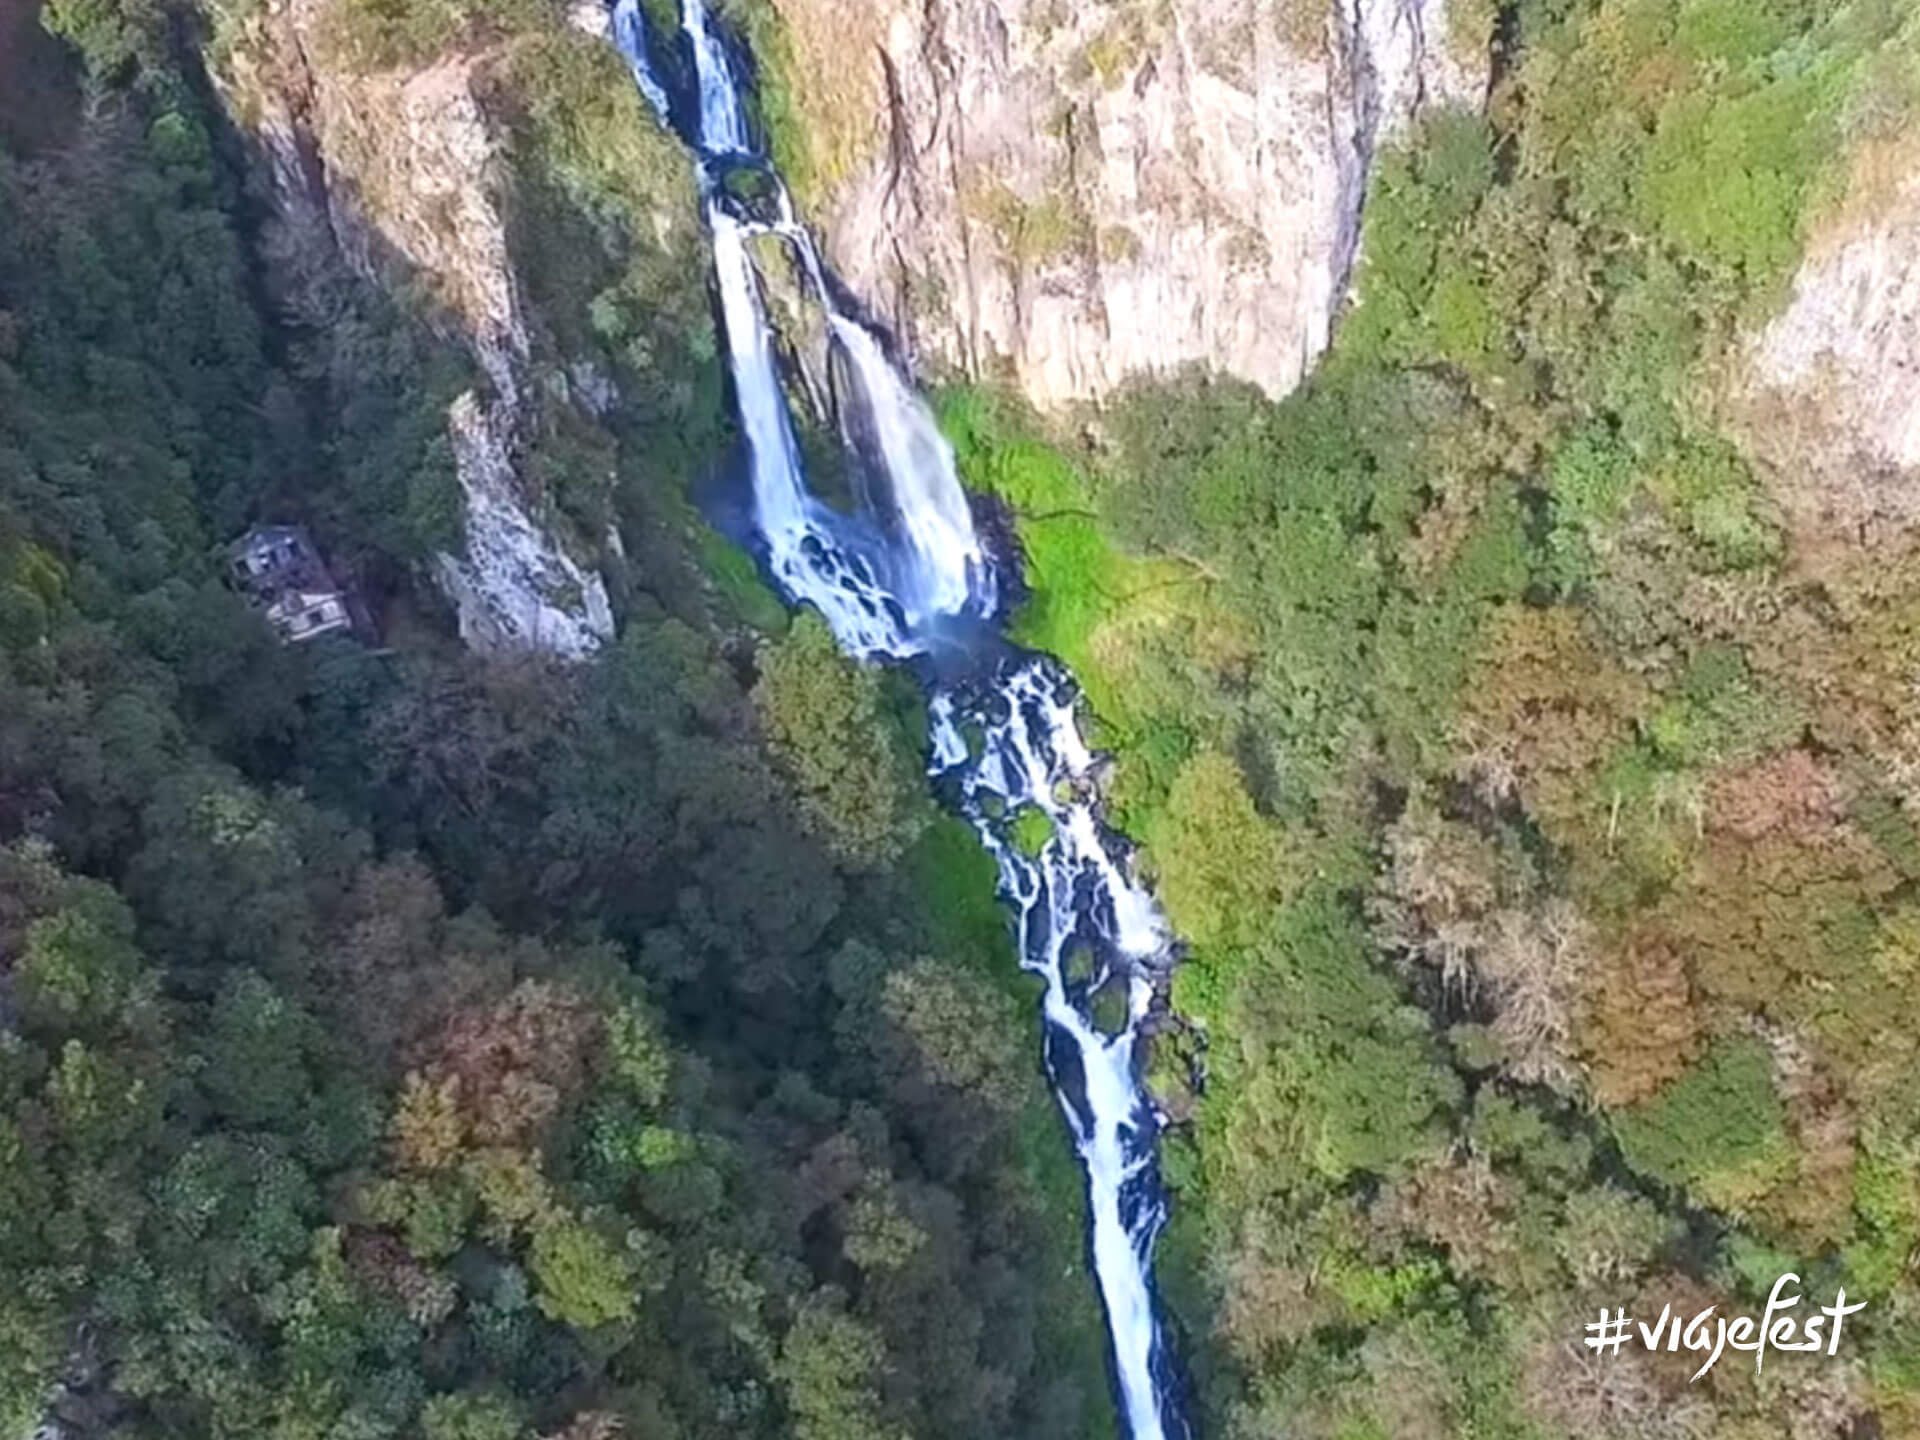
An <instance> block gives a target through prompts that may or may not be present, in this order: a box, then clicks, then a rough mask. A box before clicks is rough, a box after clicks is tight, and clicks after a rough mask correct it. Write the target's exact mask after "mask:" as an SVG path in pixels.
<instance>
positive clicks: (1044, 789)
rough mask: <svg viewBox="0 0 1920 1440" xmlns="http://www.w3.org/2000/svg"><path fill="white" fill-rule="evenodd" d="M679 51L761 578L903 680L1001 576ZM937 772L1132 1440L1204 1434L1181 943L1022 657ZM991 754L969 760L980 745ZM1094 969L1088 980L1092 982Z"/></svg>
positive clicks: (639, 39)
mask: <svg viewBox="0 0 1920 1440" xmlns="http://www.w3.org/2000/svg"><path fill="white" fill-rule="evenodd" d="M682 15H683V24H684V33H685V35H686V39H687V42H688V45H689V48H690V49H691V51H692V55H693V60H694V66H693V69H694V74H695V78H696V81H697V83H698V86H699V90H700V94H699V104H698V111H697V113H698V117H699V122H698V123H699V132H698V134H697V135H694V136H691V137H686V138H688V141H689V143H690V144H691V145H692V146H693V148H694V150H695V151H696V153H697V155H698V157H699V161H700V167H701V174H702V181H703V185H702V188H703V192H704V194H705V197H706V211H707V219H708V223H709V225H710V226H711V229H712V232H713V257H714V271H715V277H716V284H717V288H718V290H719V295H720V311H721V322H722V326H723V328H724V330H725V332H726V340H727V353H728V358H729V361H730V364H731V367H732V374H733V384H734V393H735V396H736V398H737V403H738V406H739V411H740V423H741V429H742V431H743V432H744V434H745V436H746V441H747V448H748V450H749V452H750V458H751V470H752V481H753V499H754V520H755V524H756V526H757V528H758V529H759V532H760V535H761V538H762V540H763V541H764V543H765V546H766V560H767V567H768V569H769V571H770V572H771V573H772V576H773V579H774V581H775V583H776V584H777V585H778V586H779V588H780V589H781V591H782V592H783V593H784V595H785V596H786V598H787V599H788V600H789V601H792V602H794V603H796V604H800V603H804V604H808V605H812V606H814V607H815V608H816V609H817V610H819V612H820V613H821V615H822V616H823V617H824V618H825V619H826V621H827V624H828V625H829V626H830V627H831V628H832V630H833V632H834V635H835V637H836V638H837V639H838V640H839V642H840V644H841V645H842V646H843V647H844V648H845V649H847V650H848V651H849V652H851V653H853V654H855V655H858V656H862V657H868V658H871V657H875V656H882V657H889V658H893V659H905V658H908V657H910V656H913V655H917V654H921V653H923V652H924V651H926V650H928V649H929V648H931V646H932V645H933V644H934V643H935V640H936V637H937V635H938V634H939V632H940V630H941V627H942V625H943V622H949V621H952V620H953V619H955V618H957V617H962V616H972V617H974V618H975V619H986V618H989V617H990V616H991V615H992V614H993V612H994V609H995V606H996V603H997V597H996V592H995V577H994V574H993V567H992V564H991V562H990V560H989V559H988V557H987V555H986V553H985V551H984V549H983V547H982V546H981V544H980V541H979V537H978V535H977V534H976V533H975V530H974V525H973V517H972V513H971V511H970V510H969V508H968V505H967V499H966V495H965V493H964V492H963V491H962V489H961V487H960V483H959V479H958V477H957V476H956V474H955V470H954V460H953V451H952V449H951V447H950V446H949V445H948V444H947V442H946V439H945V437H944V436H942V435H941V434H940V431H939V427H938V426H937V425H936V423H935V421H934V419H933V416H932V415H931V413H929V411H928V409H927V407H926V404H925V402H924V401H922V400H921V398H920V397H919V395H918V394H916V393H915V391H914V389H913V387H912V385H911V384H910V383H909V382H908V380H907V379H906V377H905V376H904V375H903V374H902V373H901V372H900V370H899V369H898V368H897V367H896V366H895V365H894V364H893V362H892V360H891V359H890V358H889V357H888V355H887V353H886V349H885V347H884V346H883V345H882V344H881V342H880V340H879V338H878V337H877V336H875V335H874V334H873V332H871V331H870V330H868V329H867V328H866V327H865V326H864V325H862V324H861V323H860V322H859V321H858V320H857V319H856V318H854V317H853V316H850V315H848V314H846V313H844V312H843V311H841V310H840V309H839V308H838V307H837V306H836V304H835V302H834V299H833V296H832V294H831V291H830V287H829V286H828V284H827V279H826V276H825V274H824V272H823V267H822V266H821V264H820V260H819V256H818V255H817V254H816V253H815V251H814V249H813V242H812V238H811V237H810V236H809V235H808V234H807V232H806V230H805V228H804V227H803V226H801V225H800V224H798V223H797V222H796V221H795V219H794V217H793V213H792V206H791V201H790V200H789V198H788V196H787V193H786V190H785V187H784V186H783V185H781V184H780V183H779V180H778V177H777V176H773V177H772V179H773V182H774V192H775V193H774V197H773V199H774V218H773V219H772V220H770V221H768V220H749V219H743V218H741V217H740V216H739V215H737V214H735V213H734V211H733V209H732V208H730V202H729V201H728V199H727V197H726V196H725V193H724V187H723V186H722V185H721V184H719V183H718V177H719V174H720V172H721V171H723V170H724V169H725V168H726V167H727V166H729V165H730V164H734V165H737V164H740V163H751V164H754V165H755V166H756V168H759V169H761V170H762V171H763V172H764V173H768V174H771V172H770V171H767V170H766V167H765V165H764V162H763V161H757V160H754V159H753V158H752V139H751V134H750V131H749V130H748V127H747V124H746V119H745V114H744V108H743V106H742V104H741V101H740V94H739V89H738V86H737V85H736V83H735V80H734V77H733V75H732V72H731V69H730V62H729V60H728V58H727V50H726V47H725V45H724V44H723V43H721V41H720V39H719V37H718V36H717V35H715V34H714V33H713V31H712V28H711V26H710V24H709V22H708V18H707V14H706V11H705V8H704V6H703V4H702V0H684V9H683V12H682ZM613 34H614V38H615V40H616V42H617V43H618V44H619V46H620V49H621V51H622V52H623V53H624V54H625V55H626V57H627V60H628V63H629V65H630V66H631V67H632V68H633V70H634V74H635V78H636V80H637V81H638V82H639V83H640V85H641V89H642V91H643V92H644V93H645V94H646V95H647V98H648V100H649V101H650V102H651V103H652V104H653V105H654V107H655V109H656V110H657V111H658V112H659V113H660V115H661V116H662V118H663V119H665V120H667V122H668V123H669V124H671V123H672V121H671V116H670V107H669V106H668V104H667V97H666V95H665V94H664V92H663V90H662V87H661V86H660V85H659V84H658V83H657V81H656V80H655V78H654V75H653V74H652V72H651V71H650V70H649V68H648V65H647V58H646V57H647V48H646V43H645V28H644V22H643V21H642V20H641V19H640V16H639V10H638V0H617V3H616V5H615V7H614V25H613ZM756 235H773V236H777V237H779V239H780V240H781V241H783V242H784V243H787V244H791V245H793V246H794V247H795V249H796V251H797V252H798V254H799V256H800V259H801V262H802V265H803V269H804V271H805V274H806V276H807V278H808V279H809V280H810V282H811V284H812V288H813V290H814V292H815V293H816V294H817V296H818V299H819V301H820V304H821V305H822V307H823V308H824V309H825V311H826V315H827V320H828V333H829V335H830V337H831V339H832V342H833V343H834V344H835V345H836V346H837V347H838V350H839V353H840V354H841V355H842V356H843V357H844V358H845V360H846V366H847V374H848V378H849V380H850V383H851V389H852V391H853V394H852V396H851V402H852V403H851V405H850V406H849V410H850V424H851V431H852V433H850V434H849V436H848V438H849V441H850V443H854V444H855V448H856V449H857V450H858V451H859V452H860V458H861V459H863V460H864V461H865V462H866V463H868V464H869V465H870V466H871V467H872V468H873V469H874V470H875V471H876V472H877V474H876V476H875V478H876V479H878V480H880V481H883V482H884V485H883V486H882V487H880V488H883V489H884V495H883V496H882V497H881V505H880V511H879V513H875V514H870V515H865V516H861V517H855V518H852V519H850V518H849V517H846V516H842V515H840V514H838V513H837V512H835V511H833V510H832V509H830V508H829V507H827V506H825V505H824V504H822V503H821V502H820V501H819V500H817V499H816V498H815V497H814V496H813V495H812V494H811V493H809V492H808V490H807V488H806V481H805V477H804V475H803V473H802V470H801V466H800V460H799V447H798V445H797V444H796V442H795V438H794V431H793V422H792V418H791V416H790V415H789V413H788V410H787V402H786V396H785V392H784V391H783V389H782V387H781V383H780V373H779V368H778V364H777V362H776V357H775V354H774V346H773V339H772V335H771V332H770V330H769V328H768V325H767V320H766V314H765V310H764V306H763V303H762V300H761V296H760V289H759V283H758V277H757V274H756V272H755V270H754V265H753V257H752V255H751V253H750V250H749V246H748V241H749V240H750V239H751V238H752V237H753V236H756ZM928 713H929V731H930V734H929V740H930V745H931V751H932V761H931V763H930V765H929V770H928V773H929V774H930V775H932V776H934V777H935V778H936V781H937V783H939V784H940V785H941V786H942V787H943V789H945V790H946V791H947V792H948V793H949V794H950V796H951V798H952V800H953V803H954V804H955V806H956V807H957V808H958V809H959V810H960V812H961V813H962V814H963V815H965V816H966V817H967V819H968V820H970V821H971V822H972V824H973V826H974V828H975V830H976V831H977V832H978V834H979V835H980V838H981V841H982V842H983V843H984V844H985V845H986V847H987V849H988V850H989V851H990V852H991V853H992V855H993V857H994V860H995V862H996V864H997V866H998V869H999V876H1000V893H1001V895H1002V896H1003V897H1004V898H1005V899H1006V900H1007V901H1009V902H1010V903H1011V904H1012V905H1013V906H1014V909H1015V912H1016V926H1015V932H1016V938H1017V941H1018V945H1019V953H1020V963H1021V964H1022V966H1024V967H1025V968H1026V969H1028V970H1031V971H1033V972H1034V973H1035V974H1038V975H1040V976H1041V977H1042V978H1043V980H1044V981H1045V992H1044V994H1043V997H1042V1000H1041V1017H1042V1024H1043V1027H1044V1032H1045V1034H1044V1041H1045V1043H1044V1046H1043V1055H1044V1057H1045V1062H1046V1067H1047V1073H1048V1076H1049V1078H1050V1079H1051V1081H1052V1083H1053V1089H1054V1094H1055V1096H1056V1097H1057V1098H1058V1100H1059V1102H1060V1108H1061V1110H1062V1112H1063V1113H1064V1114H1065V1116H1066V1119H1067V1124H1068V1127H1069V1128H1070V1130H1071V1131H1072V1134H1073V1141H1074V1148H1075V1151H1076V1152H1077V1153H1078V1155H1079V1157H1080V1162H1081V1165H1082V1168H1083V1169H1084V1171H1085V1173H1086V1177H1087V1200H1088V1211H1089V1221H1090V1224H1089V1232H1090V1233H1089V1236H1088V1246H1089V1250H1090V1251H1091V1255H1092V1260H1093V1267H1094V1272H1095V1275H1096V1276H1097V1278H1098V1280H1099V1284H1100V1294H1101V1299H1102V1301H1103V1302H1104V1305H1105V1308H1106V1314H1107V1321H1108V1329H1109V1333H1110V1335H1111V1339H1112V1344H1113V1358H1114V1372H1115V1375H1116V1377H1117V1379H1118V1388H1119V1397H1118V1398H1119V1400H1120V1405H1121V1410H1122V1413H1123V1415H1124V1417H1125V1421H1126V1428H1127V1431H1128V1433H1129V1435H1131V1436H1132V1437H1133V1440H1184V1437H1188V1436H1190V1434H1191V1431H1190V1429H1189V1427H1188V1425H1187V1423H1186V1420H1185V1418H1184V1416H1183V1415H1182V1413H1181V1408H1180V1396H1179V1394H1178V1381H1177V1379H1176V1378H1175V1370H1174V1366H1173V1364H1172V1361H1171V1357H1170V1354H1169V1352H1168V1350H1167V1347H1166V1344H1165V1340H1164V1337H1163V1335H1162V1333H1161V1331H1160V1328H1159V1324H1158V1321H1157V1318H1156V1316H1155V1312H1154V1302H1153V1288H1152V1283H1151V1279H1150V1270H1149V1265H1150V1261H1151V1256H1152V1250H1153V1242H1154V1239H1155V1237H1156V1236H1157V1235H1158V1233H1159V1231H1160V1227H1161V1225H1162V1224H1163V1223H1164V1222H1165V1219H1166V1202H1165V1199H1164V1196H1163V1193H1162V1191H1161V1188H1160V1184H1159V1177H1158V1172H1157V1169H1156V1166H1155V1139H1156V1136H1157V1132H1158V1120H1157V1118H1156V1116H1155V1114H1154V1111H1153V1107H1152V1105H1151V1104H1150V1103H1149V1102H1148V1100H1147V1098H1146V1096H1145V1094H1144V1092H1143V1090H1142V1088H1141V1086H1140V1083H1139V1080H1138V1078H1137V1076H1136V1075H1135V1069H1134V1051H1135V1047H1136V1043H1137V1040H1138V1037H1139V1029H1140V1025H1141V1023H1142V1021H1143V1020H1144V1019H1145V1018H1146V1016H1147V1013H1148V1008H1149V1006H1150V1003H1151V1001H1152V998H1153V985H1152V982H1151V980H1150V978H1149V976H1150V975H1152V974H1155V973H1162V972H1164V969H1165V967H1166V966H1167V965H1169V964H1170V963H1171V958H1172V957H1171V945H1172V942H1171V937H1170V936H1169V934H1168V932H1167V928H1166V925H1165V923H1164V922H1163V920H1162V919H1161V916H1160V913H1159V911H1158V909H1157V908H1156V907H1155V905H1154V903H1153V900H1152V898H1151V897H1150V896H1149V895H1148V894H1147V893H1146V892H1145V891H1144V890H1143V889H1141V888H1140V887H1139V886H1138V885H1137V884H1135V883H1134V882H1133V880H1132V879H1131V878H1130V877H1129V876H1128V874H1127V868H1126V865H1125V863H1124V861H1123V859H1122V858H1121V857H1122V855H1123V853H1124V852H1123V849H1122V847H1121V846H1119V845H1118V844H1117V843H1115V842H1113V841H1111V840H1110V839H1109V838H1108V836H1107V834H1106V832H1105V831H1104V829H1103V828H1102V826H1101V824H1100V820H1099V816H1098V814H1097V812H1096V786H1095V777H1094V771H1095V767H1096V760H1095V757H1094V756H1093V754H1092V753H1091V752H1090V751H1089V749H1088V748H1087V746H1086V744H1085V742H1084V741H1083V739H1082V738H1081V735H1080V731H1079V728H1078V725H1077V722H1076V719H1075V691H1074V687H1073V684H1072V681H1071V679H1070V678H1069V677H1068V676H1067V674H1066V672H1065V671H1064V670H1063V669H1062V668H1061V667H1060V666H1059V664H1058V663H1057V662H1055V661H1053V660H1051V659H1049V658H1048V657H1045V656H1034V655H1025V656H1022V655H1010V656H1008V657H1006V658H1004V659H1003V660H1002V661H1001V662H1000V664H999V668H998V669H997V671H996V672H995V673H994V674H993V675H992V676H991V677H990V679H989V680H988V681H987V682H985V683H983V684H979V685H977V686H971V687H968V688H966V689H964V690H947V689H936V690H935V691H934V692H933V694H932V695H931V696H930V699H929V703H928ZM970 736H971V737H973V738H974V739H975V740H976V741H977V745H976V746H972V747H970V746H969V743H968V740H969V737H970ZM1027 807H1036V808H1038V809H1039V810H1040V811H1041V812H1042V813H1044V814H1045V815H1046V816H1047V819H1048V821H1049V822H1050V824H1051V827H1052V834H1051V835H1050V837H1049V838H1048V840H1047V842H1046V843H1045V845H1044V846H1043V847H1042V848H1041V850H1040V853H1039V854H1038V855H1036V856H1032V857H1029V856H1028V855H1027V854H1025V853H1024V852H1023V851H1022V850H1021V849H1020V847H1019V846H1018V845H1016V844H1015V843H1014V842H1013V839H1012V829H1011V827H1012V822H1013V817H1014V816H1015V815H1016V814H1018V813H1019V812H1021V811H1022V810H1024V809H1026V808H1027ZM1082 957H1083V958H1084V960H1085V965H1084V973H1079V974H1076V973H1074V972H1076V971H1077V970H1079V969H1080V968H1081V967H1080V966H1079V965H1078V963H1077V961H1078V959H1079V958H1082ZM1110 986H1111V987H1120V988H1122V989H1123V991H1124V994H1125V997H1126V1004H1125V1020H1124V1023H1123V1024H1122V1025H1121V1027H1120V1029H1119V1031H1118V1033H1116V1034H1113V1035H1107V1034H1104V1033H1102V1032H1101V1030H1100V1029H1099V1028H1098V1027H1097V1026H1096V1025H1095V1024H1094V1023H1093V1022H1092V1020H1091V1019H1090V1018H1089V1014H1090V1008H1091V1007H1090V999H1091V996H1092V995H1093V994H1094V993H1096V992H1098V991H1101V990H1102V989H1105V988H1107V987H1110Z"/></svg>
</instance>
